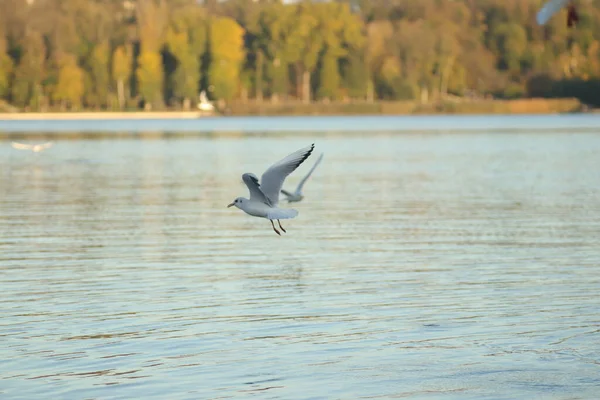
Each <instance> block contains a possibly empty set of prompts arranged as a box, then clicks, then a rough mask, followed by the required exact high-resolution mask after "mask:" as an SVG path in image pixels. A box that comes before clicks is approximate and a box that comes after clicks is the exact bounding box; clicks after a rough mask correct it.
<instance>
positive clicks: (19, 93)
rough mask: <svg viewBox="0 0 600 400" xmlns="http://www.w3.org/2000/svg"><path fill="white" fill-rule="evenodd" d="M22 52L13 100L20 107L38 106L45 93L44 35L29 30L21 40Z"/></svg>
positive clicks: (17, 68) (16, 73)
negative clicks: (43, 84) (43, 83)
mask: <svg viewBox="0 0 600 400" xmlns="http://www.w3.org/2000/svg"><path fill="white" fill-rule="evenodd" d="M20 48H21V49H22V53H21V54H20V58H19V62H18V64H17V67H16V68H15V77H14V82H13V85H12V90H11V92H12V100H13V102H14V103H15V104H16V105H17V106H20V107H27V106H29V107H32V108H37V107H38V106H39V102H40V96H42V95H43V88H42V79H43V78H44V64H45V58H44V53H45V48H44V42H43V39H42V36H41V35H40V34H39V33H38V32H35V31H32V30H28V31H27V32H26V34H25V37H24V38H23V39H22V40H21V42H20Z"/></svg>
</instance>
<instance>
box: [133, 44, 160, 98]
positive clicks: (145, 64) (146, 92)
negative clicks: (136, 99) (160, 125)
mask: <svg viewBox="0 0 600 400" xmlns="http://www.w3.org/2000/svg"><path fill="white" fill-rule="evenodd" d="M138 64H139V67H138V69H137V71H136V74H137V78H138V81H139V84H140V94H141V95H142V97H143V98H144V100H145V101H147V102H149V103H155V102H160V100H161V96H162V82H163V70H162V60H161V57H160V54H159V53H156V52H151V51H143V52H142V53H141V54H140V55H139V57H138Z"/></svg>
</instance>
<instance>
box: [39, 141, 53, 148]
mask: <svg viewBox="0 0 600 400" xmlns="http://www.w3.org/2000/svg"><path fill="white" fill-rule="evenodd" d="M53 144H54V142H46V143H44V144H40V146H41V147H42V148H43V149H48V148H50V147H52V145H53Z"/></svg>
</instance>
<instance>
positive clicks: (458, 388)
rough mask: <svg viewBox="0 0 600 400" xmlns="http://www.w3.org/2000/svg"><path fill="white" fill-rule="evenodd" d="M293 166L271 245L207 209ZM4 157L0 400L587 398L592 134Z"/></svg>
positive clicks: (252, 143) (61, 148) (599, 343)
mask: <svg viewBox="0 0 600 400" xmlns="http://www.w3.org/2000/svg"><path fill="white" fill-rule="evenodd" d="M312 142H315V144H316V154H318V153H319V152H324V153H325V157H324V159H323V162H322V163H321V165H320V166H319V168H318V169H317V170H316V172H315V173H314V175H313V177H312V178H311V180H310V181H309V182H308V183H307V185H306V186H305V194H306V199H305V201H304V202H302V203H298V204H297V205H294V207H295V208H297V209H298V210H299V211H300V214H299V217H298V218H296V219H294V220H291V221H285V222H283V224H284V227H285V228H286V229H287V231H288V233H287V234H284V235H283V236H282V237H278V236H277V235H276V234H275V233H274V232H273V231H272V230H271V227H270V224H269V222H268V221H266V220H261V219H257V218H252V217H249V216H247V215H245V214H243V213H242V212H241V211H240V210H237V209H227V208H225V207H226V205H227V204H228V203H229V202H230V201H231V200H233V199H234V198H235V197H237V196H246V195H247V193H246V188H245V186H244V185H243V183H242V182H241V174H242V173H243V172H254V173H256V174H257V175H259V174H260V173H262V171H263V170H264V169H265V168H266V167H267V166H268V165H270V163H272V162H274V161H276V160H278V159H279V158H280V157H283V156H285V155H287V154H288V153H290V152H291V151H294V150H296V149H297V148H300V147H303V146H306V145H307V144H310V143H312ZM7 144H8V140H5V141H4V142H3V143H2V145H0V179H1V181H0V196H1V197H0V206H1V209H0V211H1V214H0V284H1V287H2V295H1V297H0V311H1V313H2V319H1V320H0V337H1V340H2V346H0V397H1V398H3V399H13V398H14V399H16V398H23V399H33V398H53V399H56V398H65V399H66V398H68V399H74V398H81V399H83V398H161V399H166V398H169V399H200V398H231V397H237V398H246V397H250V396H251V395H254V396H258V397H259V398H285V399H296V398H297V399H307V398H344V399H349V398H367V397H368V398H389V397H408V398H457V399H468V398H478V399H480V398H494V399H515V398H553V399H563V398H565V399H566V398H589V399H592V398H596V396H597V394H598V393H599V392H598V391H599V390H600V378H599V377H600V300H599V296H598V293H600V273H599V271H598V268H599V265H600V179H599V178H600V157H599V156H598V155H599V154H600V136H599V135H597V134H594V133H573V134H569V133H562V134H555V133H551V134H540V133H535V134H534V133H526V132H525V133H518V134H517V133H511V134H502V133H469V134H459V133H452V134H434V133H423V134H394V133H388V134H383V133H380V134H376V135H372V136H369V135H366V134H365V135H359V134H353V135H350V136H347V137H344V135H341V134H331V135H329V134H320V133H319V134H318V133H310V132H309V133H303V134H301V135H296V136H290V135H286V136H285V137H277V136H274V135H250V136H242V135H223V136H220V135H213V136H211V137H210V138H203V137H178V138H173V139H165V138H160V137H155V136H153V137H152V138H150V139H147V140H146V139H144V138H143V137H140V138H130V139H127V138H120V139H118V140H111V139H102V140H94V139H90V138H87V139H76V140H61V139H58V140H57V142H56V144H55V146H54V147H53V148H52V149H49V150H48V151H46V152H43V153H40V154H33V153H25V152H21V151H17V150H15V149H12V148H10V147H9V146H8V145H7ZM315 159H316V157H315V156H313V157H311V158H310V159H309V160H308V161H307V163H306V164H305V165H303V166H302V167H301V169H299V170H298V171H297V172H296V173H295V174H294V175H292V176H291V177H290V178H289V181H288V182H287V184H286V187H288V188H292V189H293V188H294V187H295V184H296V183H297V182H298V181H299V180H300V179H301V177H302V176H303V174H304V173H305V172H306V171H307V170H308V169H309V168H310V166H311V164H312V162H314V160H315Z"/></svg>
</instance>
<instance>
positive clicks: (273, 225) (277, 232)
mask: <svg viewBox="0 0 600 400" xmlns="http://www.w3.org/2000/svg"><path fill="white" fill-rule="evenodd" d="M269 221H271V226H272V227H273V230H274V231H275V233H276V234H278V235H279V236H281V233H279V231H278V230H277V229H276V228H275V224H274V223H273V220H272V219H270V220H269Z"/></svg>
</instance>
